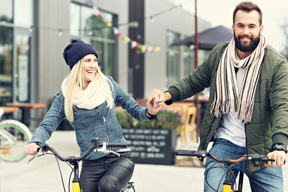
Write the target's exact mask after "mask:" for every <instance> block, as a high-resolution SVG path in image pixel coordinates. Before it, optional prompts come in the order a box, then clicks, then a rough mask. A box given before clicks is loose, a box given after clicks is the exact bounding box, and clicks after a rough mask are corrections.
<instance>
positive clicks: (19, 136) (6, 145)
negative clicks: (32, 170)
mask: <svg viewBox="0 0 288 192" xmlns="http://www.w3.org/2000/svg"><path fill="white" fill-rule="evenodd" d="M31 137H32V134H31V132H30V130H29V129H28V127H26V125H24V124H23V123H21V122H19V121H16V120H13V119H9V120H4V121H1V122H0V159H2V160H4V161H9V162H16V161H20V160H21V159H23V158H24V157H26V155H27V154H26V151H25V146H26V145H27V144H28V143H29V141H30V140H31Z"/></svg>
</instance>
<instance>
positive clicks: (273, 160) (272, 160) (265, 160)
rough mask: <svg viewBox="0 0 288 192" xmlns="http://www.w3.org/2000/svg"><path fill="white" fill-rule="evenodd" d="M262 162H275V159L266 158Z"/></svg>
mask: <svg viewBox="0 0 288 192" xmlns="http://www.w3.org/2000/svg"><path fill="white" fill-rule="evenodd" d="M261 161H264V162H268V161H271V162H275V159H268V158H265V159H261Z"/></svg>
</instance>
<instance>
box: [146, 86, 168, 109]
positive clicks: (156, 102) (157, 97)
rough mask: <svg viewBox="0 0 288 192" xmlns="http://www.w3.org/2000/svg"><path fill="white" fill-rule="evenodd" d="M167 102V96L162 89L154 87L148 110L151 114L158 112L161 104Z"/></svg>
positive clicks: (148, 102)
mask: <svg viewBox="0 0 288 192" xmlns="http://www.w3.org/2000/svg"><path fill="white" fill-rule="evenodd" d="M164 102H165V96H164V93H162V91H160V90H158V89H153V90H152V91H151V92H150V94H149V98H148V101H147V106H148V111H149V113H151V114H156V113H157V112H158V111H159V110H160V106H161V104H163V103H164Z"/></svg>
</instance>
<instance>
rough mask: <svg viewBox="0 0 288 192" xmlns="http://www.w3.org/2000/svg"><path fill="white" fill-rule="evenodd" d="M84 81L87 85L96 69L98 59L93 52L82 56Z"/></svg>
mask: <svg viewBox="0 0 288 192" xmlns="http://www.w3.org/2000/svg"><path fill="white" fill-rule="evenodd" d="M83 68H84V81H85V83H86V84H87V85H88V84H89V83H90V82H91V81H93V80H94V79H95V75H96V73H97V69H98V60H97V57H96V56H95V55H94V54H89V55H86V56H85V57H83Z"/></svg>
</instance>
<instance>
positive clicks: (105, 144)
mask: <svg viewBox="0 0 288 192" xmlns="http://www.w3.org/2000/svg"><path fill="white" fill-rule="evenodd" d="M92 143H93V145H92V146H91V147H89V149H88V150H87V151H86V152H85V153H84V154H83V155H82V156H80V157H75V156H69V157H67V158H65V157H63V156H62V155H60V154H59V153H58V152H57V151H56V150H55V149H54V148H52V147H50V146H49V145H48V144H46V143H43V144H41V145H40V146H39V148H38V151H39V150H41V149H42V151H44V152H45V151H50V152H52V153H53V154H54V155H55V156H56V157H57V158H58V159H59V160H61V161H65V162H69V163H73V162H76V161H81V160H83V159H85V158H86V157H87V156H88V155H89V154H90V153H91V152H92V151H94V152H99V153H113V154H115V155H117V156H120V154H119V153H117V152H114V151H111V150H107V147H121V148H126V147H128V144H127V143H111V142H103V143H99V138H95V139H93V140H92ZM98 147H102V148H100V149H96V148H98ZM31 160H32V159H31Z"/></svg>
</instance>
